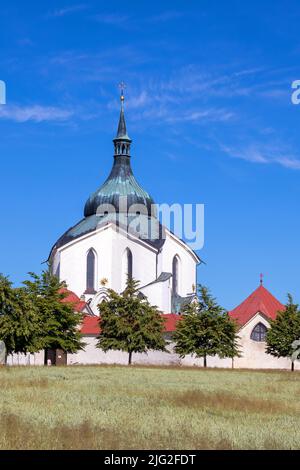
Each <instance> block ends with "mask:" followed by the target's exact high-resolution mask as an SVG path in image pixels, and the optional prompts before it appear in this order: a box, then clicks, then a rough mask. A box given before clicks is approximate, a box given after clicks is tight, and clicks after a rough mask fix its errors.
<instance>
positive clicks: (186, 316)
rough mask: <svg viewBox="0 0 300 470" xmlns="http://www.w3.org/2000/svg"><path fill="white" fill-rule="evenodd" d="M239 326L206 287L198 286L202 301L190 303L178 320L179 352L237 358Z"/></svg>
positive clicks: (204, 358)
mask: <svg viewBox="0 0 300 470" xmlns="http://www.w3.org/2000/svg"><path fill="white" fill-rule="evenodd" d="M236 332H237V325H236V323H235V322H234V321H233V320H232V319H231V318H230V317H229V316H228V314H227V312H226V311H225V310H224V309H223V308H222V307H220V306H219V305H218V304H217V302H216V300H215V299H214V298H213V297H212V296H211V295H210V293H209V290H208V289H207V288H206V287H204V286H199V288H198V301H197V302H195V303H192V304H189V305H188V306H186V308H185V310H184V312H183V315H182V318H181V319H180V321H178V322H177V327H176V331H175V333H174V336H173V339H174V341H175V352H176V353H178V354H179V355H180V357H184V356H186V355H188V354H191V355H194V356H195V357H197V358H201V357H203V364H204V367H206V366H207V356H215V355H218V356H219V357H221V358H224V357H230V358H233V357H235V356H238V355H239V351H238V346H237V335H236Z"/></svg>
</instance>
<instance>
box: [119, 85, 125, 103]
mask: <svg viewBox="0 0 300 470" xmlns="http://www.w3.org/2000/svg"><path fill="white" fill-rule="evenodd" d="M119 88H120V90H121V97H120V99H121V101H122V103H123V101H124V99H125V98H124V90H125V88H126V85H125V83H124V82H121V83H119Z"/></svg>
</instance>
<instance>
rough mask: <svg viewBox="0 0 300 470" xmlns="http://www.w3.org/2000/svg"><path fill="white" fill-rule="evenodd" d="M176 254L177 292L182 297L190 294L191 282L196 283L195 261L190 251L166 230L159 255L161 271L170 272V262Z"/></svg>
mask: <svg viewBox="0 0 300 470" xmlns="http://www.w3.org/2000/svg"><path fill="white" fill-rule="evenodd" d="M176 254H177V255H178V257H179V279H178V294H179V295H181V296H183V297H184V296H186V295H187V294H191V293H192V292H193V290H192V289H193V284H194V285H196V267H197V263H196V261H195V258H194V256H193V255H192V253H191V252H189V251H188V250H186V249H185V248H184V246H182V244H181V243H179V242H178V241H177V240H176V238H175V237H173V236H172V235H171V234H169V233H168V232H167V237H166V241H165V244H164V246H163V250H162V253H161V255H160V258H161V259H160V267H161V271H165V272H168V273H172V262H173V258H174V256H175V255H176Z"/></svg>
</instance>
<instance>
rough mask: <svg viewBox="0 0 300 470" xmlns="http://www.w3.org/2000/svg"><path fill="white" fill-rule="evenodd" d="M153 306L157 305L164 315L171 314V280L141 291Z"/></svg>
mask: <svg viewBox="0 0 300 470" xmlns="http://www.w3.org/2000/svg"><path fill="white" fill-rule="evenodd" d="M141 291H142V292H143V294H145V295H146V296H147V297H148V300H149V302H150V303H151V305H156V306H157V307H158V308H159V309H160V310H161V311H162V312H163V313H171V279H168V280H167V281H165V282H156V283H155V284H150V286H146V287H144V288H143V289H141Z"/></svg>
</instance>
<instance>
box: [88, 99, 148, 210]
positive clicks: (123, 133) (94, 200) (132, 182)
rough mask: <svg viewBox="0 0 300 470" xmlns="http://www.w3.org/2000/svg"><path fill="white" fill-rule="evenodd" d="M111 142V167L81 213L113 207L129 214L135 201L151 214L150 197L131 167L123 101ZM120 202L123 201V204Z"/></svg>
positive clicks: (129, 140) (129, 141) (112, 208)
mask: <svg viewBox="0 0 300 470" xmlns="http://www.w3.org/2000/svg"><path fill="white" fill-rule="evenodd" d="M123 99H124V98H123ZM113 142H114V147H115V155H114V164H113V167H112V170H111V172H110V175H109V177H108V178H107V180H106V181H105V182H104V183H103V184H102V185H101V186H100V188H99V189H97V191H95V192H94V193H93V194H92V195H91V196H90V197H89V199H88V200H87V202H86V204H85V208H84V216H85V217H89V216H91V215H95V214H97V213H98V214H99V213H110V212H112V211H113V210H114V211H116V212H117V213H118V212H129V213H130V212H132V211H131V210H130V207H131V206H133V205H135V204H139V205H142V206H143V208H142V210H141V211H140V212H141V213H143V214H145V215H146V214H147V215H149V216H151V215H152V216H155V208H154V207H153V206H154V201H153V199H152V197H151V196H150V195H149V194H148V193H147V192H146V191H145V190H144V189H143V188H142V187H141V186H140V185H139V184H138V182H137V181H136V179H135V177H134V175H133V172H132V169H131V164H130V144H131V142H132V141H131V139H130V137H129V136H128V134H127V130H126V122H125V116H124V108H123V101H122V106H121V112H120V119H119V125H118V131H117V136H116V138H115V139H114V140H113ZM125 198H126V199H125ZM124 204H126V206H125V207H124ZM134 212H135V213H136V212H137V210H136V209H135V210H134Z"/></svg>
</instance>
